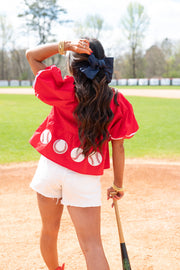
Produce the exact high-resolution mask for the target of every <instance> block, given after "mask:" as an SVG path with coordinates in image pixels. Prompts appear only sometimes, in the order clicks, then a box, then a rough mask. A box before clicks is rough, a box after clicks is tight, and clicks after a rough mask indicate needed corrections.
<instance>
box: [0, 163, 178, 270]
mask: <svg viewBox="0 0 180 270" xmlns="http://www.w3.org/2000/svg"><path fill="white" fill-rule="evenodd" d="M179 164H180V163H177V164H175V165H174V164H172V163H168V162H167V163H164V164H163V163H162V164H161V162H159V163H154V164H153V163H152V164H151V163H148V164H147V163H144V162H127V164H126V167H125V176H124V180H125V186H126V190H127V191H126V194H125V196H124V198H123V199H122V200H121V201H120V202H119V209H120V215H121V219H122V226H123V230H124V236H125V241H126V246H127V249H128V253H129V258H130V261H131V266H132V269H133V270H167V269H172V270H179V269H180V246H179V243H180V237H179V236H180V225H179V224H180V212H179V209H180V192H179V191H180V186H179V178H180V166H179ZM36 165H37V164H36V163H23V164H15V165H9V166H0V270H42V269H44V270H45V269H47V268H46V267H45V264H44V262H43V260H42V258H41V255H40V250H39V235H40V227H41V221H40V216H39V212H38V208H37V204H36V194H35V193H34V192H33V191H32V190H31V189H30V188H29V183H30V181H31V178H32V176H33V174H34V171H35V168H36ZM112 181H113V174H112V169H109V170H106V171H105V174H104V176H103V177H102V239H103V245H104V248H105V253H106V256H107V258H108V261H109V264H110V269H111V270H121V269H122V266H121V256H120V247H119V239H118V232H117V226H116V220H115V214H114V209H112V208H111V202H110V201H107V200H106V188H107V187H109V186H110V185H111V183H112ZM87 229H88V228H87ZM58 249H59V259H60V263H61V264H62V263H63V262H65V263H66V268H65V269H66V270H85V269H86V265H85V261H84V257H83V255H82V253H81V250H80V247H79V244H78V242H77V238H76V234H75V231H74V228H73V225H72V223H71V220H70V217H69V215H68V212H67V210H66V209H65V211H64V214H63V218H62V225H61V229H60V233H59V241H58ZM95 270H98V269H95Z"/></svg>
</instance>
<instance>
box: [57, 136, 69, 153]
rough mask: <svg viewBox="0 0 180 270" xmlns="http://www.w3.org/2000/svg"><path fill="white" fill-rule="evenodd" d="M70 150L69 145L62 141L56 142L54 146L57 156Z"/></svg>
mask: <svg viewBox="0 0 180 270" xmlns="http://www.w3.org/2000/svg"><path fill="white" fill-rule="evenodd" d="M67 149H68V144H67V142H66V141H64V140H62V139H60V140H56V141H55V142H54V144H53V150H54V152H56V153H57V154H64V153H65V152H66V151H67Z"/></svg>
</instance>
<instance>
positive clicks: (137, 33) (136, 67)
mask: <svg viewBox="0 0 180 270" xmlns="http://www.w3.org/2000/svg"><path fill="white" fill-rule="evenodd" d="M66 15H67V11H66V10H65V9H64V8H62V7H61V6H59V4H58V0H39V1H36V0H24V6H23V8H22V11H21V12H20V13H19V14H18V17H19V19H20V20H22V22H23V25H24V26H25V32H24V33H23V35H25V34H26V33H27V34H28V35H29V33H33V35H34V36H35V37H36V40H37V44H44V43H46V42H53V41H56V38H55V33H54V32H53V31H52V29H56V27H57V26H58V25H60V24H61V25H62V24H66V25H67V24H70V25H71V27H72V25H73V28H74V32H75V33H76V35H77V37H84V36H89V37H94V38H98V39H100V40H101V35H102V33H103V32H105V31H106V26H105V22H104V20H103V18H102V17H101V16H99V15H98V14H96V15H88V16H87V17H86V19H85V20H84V21H76V22H72V21H70V20H68V19H65V17H66ZM149 24H150V18H149V17H148V15H147V13H146V11H145V9H144V6H143V5H141V4H139V3H136V2H133V3H130V4H129V5H128V7H127V12H126V14H124V17H122V18H121V20H120V30H121V31H122V32H123V33H124V36H125V38H126V41H127V44H128V45H127V48H128V49H127V50H126V52H122V53H121V52H120V51H121V48H119V50H118V53H116V54H115V55H114V56H115V64H114V78H115V79H120V78H160V77H165V78H166V77H168V78H171V77H173V78H180V41H179V42H177V41H176V42H175V41H173V40H170V39H168V38H166V39H164V40H163V41H162V42H161V43H157V44H153V45H152V46H151V47H150V48H148V49H146V50H143V46H142V44H143V40H144V39H145V33H146V30H147V29H148V26H149ZM23 28H24V27H23ZM13 32H14V30H13V27H12V26H11V25H10V24H9V22H8V19H7V17H6V16H5V15H0V63H1V65H0V80H13V79H18V80H33V75H32V72H31V70H30V67H29V65H28V63H27V61H26V58H25V51H26V49H27V48H21V49H18V48H17V46H16V44H15V41H14V40H15V39H14V38H13ZM109 51H110V52H111V53H112V54H113V50H112V48H109ZM47 64H48V65H50V64H56V65H60V66H61V67H63V68H62V69H63V73H64V74H65V73H66V72H67V70H66V64H65V58H64V57H63V56H60V55H56V56H54V57H53V58H51V59H48V60H47Z"/></svg>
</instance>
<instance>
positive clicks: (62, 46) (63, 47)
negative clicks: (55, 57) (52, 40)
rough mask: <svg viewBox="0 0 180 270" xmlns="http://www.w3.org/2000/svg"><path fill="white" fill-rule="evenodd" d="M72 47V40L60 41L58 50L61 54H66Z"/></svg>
mask: <svg viewBox="0 0 180 270" xmlns="http://www.w3.org/2000/svg"><path fill="white" fill-rule="evenodd" d="M70 49H71V42H70V41H64V40H63V41H60V42H59V43H58V52H59V54H61V55H66V51H69V50H70Z"/></svg>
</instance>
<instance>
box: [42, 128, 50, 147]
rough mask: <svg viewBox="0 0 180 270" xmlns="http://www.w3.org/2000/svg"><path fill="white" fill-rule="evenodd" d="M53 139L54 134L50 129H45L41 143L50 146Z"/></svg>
mask: <svg viewBox="0 0 180 270" xmlns="http://www.w3.org/2000/svg"><path fill="white" fill-rule="evenodd" d="M51 139H52V134H51V131H50V130H49V129H45V130H44V131H43V132H42V133H41V136H40V141H41V143H42V144H48V143H49V142H50V141H51Z"/></svg>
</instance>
